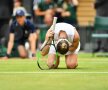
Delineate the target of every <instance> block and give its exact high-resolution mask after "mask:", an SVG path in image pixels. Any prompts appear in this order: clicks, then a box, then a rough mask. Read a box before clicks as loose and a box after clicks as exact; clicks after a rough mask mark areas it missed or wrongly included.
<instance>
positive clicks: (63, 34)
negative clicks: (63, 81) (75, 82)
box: [41, 23, 80, 69]
mask: <svg viewBox="0 0 108 90" xmlns="http://www.w3.org/2000/svg"><path fill="white" fill-rule="evenodd" d="M53 37H54V42H55V46H56V48H58V46H59V45H58V44H59V43H62V41H63V40H64V41H65V42H66V43H68V44H69V48H68V51H67V52H63V51H62V50H61V51H60V50H58V51H57V52H58V53H60V54H59V55H58V56H57V60H56V64H53V63H54V60H55V58H56V55H55V54H56V50H55V48H54V46H53V45H51V43H52V38H53ZM49 38H50V40H49ZM48 40H49V42H48V43H49V44H48V45H46V46H45V47H44V48H43V49H42V51H41V54H42V55H43V56H44V55H47V54H48V66H49V68H53V69H56V68H57V67H58V65H59V61H60V56H61V54H62V55H64V56H65V62H66V66H67V68H68V69H75V68H76V67H77V66H78V60H77V59H78V51H79V50H80V36H79V34H78V32H77V30H76V28H75V27H73V26H72V25H70V24H68V23H57V24H56V25H55V30H54V31H52V30H50V29H49V30H48V31H47V33H46V38H45V41H48Z"/></svg>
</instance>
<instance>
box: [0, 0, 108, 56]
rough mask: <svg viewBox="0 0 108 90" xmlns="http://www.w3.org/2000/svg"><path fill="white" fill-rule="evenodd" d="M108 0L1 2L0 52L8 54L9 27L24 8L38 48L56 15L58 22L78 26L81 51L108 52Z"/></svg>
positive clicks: (7, 0) (3, 0)
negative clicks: (35, 35)
mask: <svg viewBox="0 0 108 90" xmlns="http://www.w3.org/2000/svg"><path fill="white" fill-rule="evenodd" d="M107 7H108V0H1V3H0V53H1V52H2V54H3V52H5V50H6V46H7V41H8V35H9V25H10V24H11V22H12V20H13V19H14V15H15V11H16V10H17V9H22V10H24V11H25V12H26V16H27V18H28V19H30V20H31V21H32V22H33V23H34V25H35V28H36V33H38V41H37V42H38V43H37V48H39V46H40V45H41V44H42V43H43V41H44V38H45V34H46V32H47V30H48V29H49V27H50V26H51V24H52V20H53V16H57V17H58V22H67V23H70V24H72V25H73V26H75V27H76V28H77V30H78V32H79V34H80V41H81V51H84V52H100V51H102V52H107V51H108V46H107V42H108V40H107V38H108V35H107V33H108V31H107V30H108V24H107V21H108V20H107V18H108V11H107Z"/></svg>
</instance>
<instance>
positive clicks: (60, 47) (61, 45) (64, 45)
mask: <svg viewBox="0 0 108 90" xmlns="http://www.w3.org/2000/svg"><path fill="white" fill-rule="evenodd" d="M68 50H69V44H68V42H67V41H66V40H61V41H60V42H58V44H57V52H59V53H60V54H66V53H67V52H68Z"/></svg>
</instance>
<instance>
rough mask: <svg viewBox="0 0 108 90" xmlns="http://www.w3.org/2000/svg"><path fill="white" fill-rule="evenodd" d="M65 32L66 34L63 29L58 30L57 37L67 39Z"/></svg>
mask: <svg viewBox="0 0 108 90" xmlns="http://www.w3.org/2000/svg"><path fill="white" fill-rule="evenodd" d="M67 37H68V36H67V34H66V32H65V31H60V33H59V38H60V39H67Z"/></svg>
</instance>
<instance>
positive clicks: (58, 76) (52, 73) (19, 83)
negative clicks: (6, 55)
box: [0, 53, 108, 90]
mask: <svg viewBox="0 0 108 90" xmlns="http://www.w3.org/2000/svg"><path fill="white" fill-rule="evenodd" d="M0 90H108V57H92V55H91V54H87V53H80V54H79V65H78V67H77V69H75V70H69V69H66V66H65V62H64V58H63V57H62V60H61V63H60V65H59V68H58V69H55V70H40V69H39V68H38V67H37V64H36V61H35V60H29V59H10V60H0Z"/></svg>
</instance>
